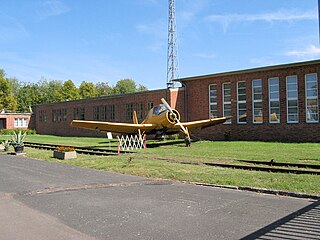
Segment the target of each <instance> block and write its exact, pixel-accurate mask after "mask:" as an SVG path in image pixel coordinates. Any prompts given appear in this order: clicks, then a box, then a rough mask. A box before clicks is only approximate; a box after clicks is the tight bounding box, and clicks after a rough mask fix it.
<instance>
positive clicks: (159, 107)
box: [152, 104, 167, 115]
mask: <svg viewBox="0 0 320 240" xmlns="http://www.w3.org/2000/svg"><path fill="white" fill-rule="evenodd" d="M166 110H167V109H166V107H165V106H164V105H163V104H160V105H157V106H154V107H153V113H152V114H153V115H159V114H160V113H162V112H164V111H166Z"/></svg>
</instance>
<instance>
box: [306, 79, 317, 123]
mask: <svg viewBox="0 0 320 240" xmlns="http://www.w3.org/2000/svg"><path fill="white" fill-rule="evenodd" d="M309 75H315V76H316V86H317V96H312V97H308V96H307V94H308V89H307V76H309ZM304 82H305V100H306V102H305V103H306V122H307V123H318V122H319V100H318V96H319V89H318V75H317V73H308V74H306V75H305V81H304ZM308 100H316V101H317V108H318V110H317V115H318V120H316V121H310V120H309V121H308Z"/></svg>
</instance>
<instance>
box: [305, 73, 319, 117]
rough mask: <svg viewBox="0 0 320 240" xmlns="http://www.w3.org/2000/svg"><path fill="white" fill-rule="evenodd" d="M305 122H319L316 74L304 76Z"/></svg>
mask: <svg viewBox="0 0 320 240" xmlns="http://www.w3.org/2000/svg"><path fill="white" fill-rule="evenodd" d="M305 80H306V120H307V123H312V122H319V107H318V78H317V74H316V73H311V74H306V76H305Z"/></svg>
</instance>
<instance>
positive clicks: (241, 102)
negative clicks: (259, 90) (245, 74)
mask: <svg viewBox="0 0 320 240" xmlns="http://www.w3.org/2000/svg"><path fill="white" fill-rule="evenodd" d="M240 83H245V91H246V93H245V97H246V99H245V100H241V101H239V84H240ZM243 103H245V106H246V113H245V114H247V82H246V81H240V82H237V123H238V124H247V121H245V122H240V117H241V116H242V115H240V114H239V110H240V108H239V105H240V104H243Z"/></svg>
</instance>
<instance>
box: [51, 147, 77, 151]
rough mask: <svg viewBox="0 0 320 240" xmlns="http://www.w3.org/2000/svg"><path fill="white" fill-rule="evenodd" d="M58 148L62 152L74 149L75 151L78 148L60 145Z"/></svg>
mask: <svg viewBox="0 0 320 240" xmlns="http://www.w3.org/2000/svg"><path fill="white" fill-rule="evenodd" d="M56 150H57V151H60V152H72V151H75V150H76V149H75V148H74V147H69V146H58V147H56Z"/></svg>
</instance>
